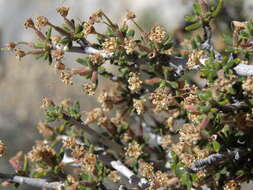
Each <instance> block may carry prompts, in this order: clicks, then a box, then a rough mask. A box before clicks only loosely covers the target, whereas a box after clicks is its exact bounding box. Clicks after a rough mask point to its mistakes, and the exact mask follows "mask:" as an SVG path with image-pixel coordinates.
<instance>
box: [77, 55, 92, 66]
mask: <svg viewBox="0 0 253 190" xmlns="http://www.w3.org/2000/svg"><path fill="white" fill-rule="evenodd" d="M76 62H77V63H80V64H81V65H84V66H89V64H90V60H89V58H88V57H85V58H78V59H76Z"/></svg>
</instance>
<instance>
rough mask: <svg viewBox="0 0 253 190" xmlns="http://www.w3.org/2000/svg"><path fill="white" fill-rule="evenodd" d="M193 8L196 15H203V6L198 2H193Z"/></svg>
mask: <svg viewBox="0 0 253 190" xmlns="http://www.w3.org/2000/svg"><path fill="white" fill-rule="evenodd" d="M193 10H194V12H195V14H196V15H198V16H200V15H201V7H200V5H199V4H198V3H194V4H193Z"/></svg>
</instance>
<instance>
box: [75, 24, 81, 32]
mask: <svg viewBox="0 0 253 190" xmlns="http://www.w3.org/2000/svg"><path fill="white" fill-rule="evenodd" d="M82 30H83V26H82V25H81V24H77V25H76V26H75V33H76V34H77V33H79V32H82Z"/></svg>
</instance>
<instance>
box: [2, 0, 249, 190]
mask: <svg viewBox="0 0 253 190" xmlns="http://www.w3.org/2000/svg"><path fill="white" fill-rule="evenodd" d="M235 1H236V0H235ZM77 2H78V3H77ZM191 2H192V1H190V0H78V1H76V0H66V1H60V0H41V1H39V0H37V1H31V0H0V35H1V36H0V46H1V47H2V46H3V44H5V43H7V42H9V41H20V40H26V41H30V40H32V39H33V37H32V36H31V35H30V33H29V32H28V31H25V30H24V28H23V26H22V23H23V21H24V20H25V19H26V18H28V17H30V16H32V17H34V16H39V15H44V16H48V18H50V20H52V21H53V22H54V23H57V22H59V21H60V17H59V16H57V15H56V14H55V8H56V7H57V6H60V5H63V4H64V5H70V7H71V12H70V16H71V17H75V18H79V19H80V20H83V19H86V18H87V17H88V16H89V14H91V13H92V12H93V11H94V10H96V9H103V10H104V11H105V12H106V13H108V15H109V16H111V17H112V18H113V20H115V21H117V22H118V21H120V20H122V18H123V17H124V15H125V13H126V11H127V10H131V11H134V12H136V14H137V17H138V18H140V20H141V19H142V18H145V17H146V18H149V19H150V21H151V24H149V25H145V26H144V27H145V28H149V27H150V26H151V25H152V24H154V23H161V24H163V25H164V26H165V27H166V28H167V29H168V30H169V31H173V30H174V29H175V28H176V27H178V26H180V24H182V22H183V16H184V14H185V13H187V12H188V11H190V10H191ZM252 7H253V1H252V0H248V1H245V13H246V14H248V15H249V17H252V16H253V15H252ZM0 55H1V54H0ZM69 60H74V59H73V58H72V57H71V58H69ZM70 62H71V61H70ZM71 63H72V62H71ZM77 81H78V79H77ZM79 83H80V82H77V85H75V86H72V87H67V86H66V85H64V84H62V83H61V82H60V81H59V79H58V77H57V75H56V74H55V72H54V71H53V69H51V68H50V67H49V66H48V65H47V64H45V63H42V62H38V61H36V60H34V59H33V58H27V59H24V60H23V61H22V63H18V62H17V61H16V60H15V59H14V58H13V56H12V55H11V56H9V54H8V53H4V54H2V59H1V57H0V139H3V140H4V141H6V142H7V146H8V148H9V154H8V156H12V155H13V154H14V152H16V151H17V150H25V151H27V150H29V149H30V148H31V146H32V142H33V140H34V139H35V138H37V137H38V135H37V131H36V123H37V122H38V121H40V120H42V119H43V114H42V111H41V110H40V109H39V106H40V102H41V99H42V97H44V96H48V97H50V98H52V99H55V100H57V101H60V100H62V99H64V98H72V99H78V100H80V102H81V104H82V105H83V106H82V107H83V109H85V110H88V109H89V108H91V107H93V106H94V104H95V101H94V99H92V98H89V97H87V96H85V95H83V94H82V93H81V90H80V84H79ZM87 98H88V99H87ZM87 102H89V103H87ZM5 164H7V162H0V168H1V171H7V169H10V167H8V166H7V165H6V166H4V165H5ZM10 171H11V170H10ZM24 189H28V188H24ZM32 189H35V188H32ZM244 189H245V190H246V189H251V188H244Z"/></svg>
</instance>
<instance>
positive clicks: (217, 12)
mask: <svg viewBox="0 0 253 190" xmlns="http://www.w3.org/2000/svg"><path fill="white" fill-rule="evenodd" d="M222 7H223V0H218V5H217V7H216V8H215V10H214V11H213V12H212V14H211V16H212V18H214V17H216V16H217V15H218V14H219V13H220V11H221V9H222Z"/></svg>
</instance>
